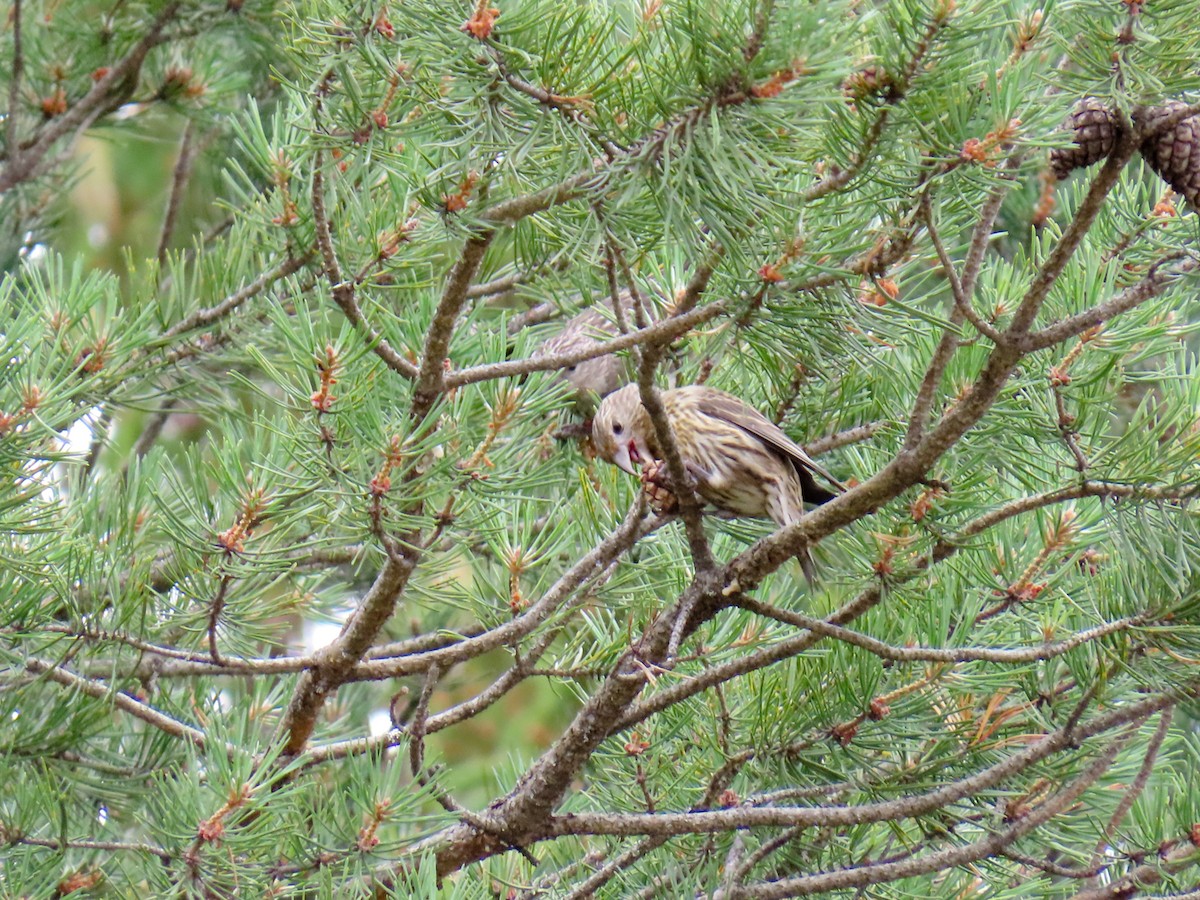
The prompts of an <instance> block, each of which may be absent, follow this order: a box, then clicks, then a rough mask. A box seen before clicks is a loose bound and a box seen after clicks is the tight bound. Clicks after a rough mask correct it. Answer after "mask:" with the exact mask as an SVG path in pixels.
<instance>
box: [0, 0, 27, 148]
mask: <svg viewBox="0 0 1200 900" xmlns="http://www.w3.org/2000/svg"><path fill="white" fill-rule="evenodd" d="M22 7H23V4H22V0H13V5H12V12H11V14H10V17H11V22H12V35H13V36H12V69H11V72H10V74H9V76H8V114H7V115H6V116H5V122H4V132H5V137H4V158H6V159H11V158H13V157H14V156H15V155H16V154H17V150H18V146H19V132H18V130H17V126H18V122H19V120H20V118H21V111H20V109H19V107H20V103H21V78H22V77H23V76H24V74H25V45H24V42H23V38H24V35H23V34H22V32H21V28H22V25H23V21H22V13H23V8H22Z"/></svg>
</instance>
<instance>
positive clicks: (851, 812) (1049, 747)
mask: <svg viewBox="0 0 1200 900" xmlns="http://www.w3.org/2000/svg"><path fill="white" fill-rule="evenodd" d="M1198 694H1200V680H1193V681H1191V682H1188V683H1187V684H1185V685H1181V689H1180V692H1179V693H1176V692H1169V693H1160V694H1153V695H1149V696H1147V697H1145V698H1143V699H1141V700H1138V701H1136V703H1132V704H1130V705H1129V706H1128V707H1122V708H1121V709H1117V710H1112V711H1109V712H1106V713H1101V714H1098V715H1096V716H1093V718H1092V719H1091V720H1090V721H1088V722H1086V723H1084V724H1081V725H1072V724H1071V723H1068V725H1067V726H1064V727H1063V728H1059V729H1057V730H1056V731H1053V732H1050V733H1049V734H1047V735H1045V736H1044V737H1042V738H1040V739H1039V740H1037V741H1035V742H1034V743H1032V744H1029V745H1028V746H1026V747H1025V748H1024V749H1022V750H1020V751H1018V752H1016V753H1014V754H1012V755H1010V756H1008V757H1006V758H1004V759H1002V760H1001V761H1000V762H997V763H995V764H993V765H991V766H988V767H987V768H985V769H982V770H980V771H978V772H976V773H974V774H973V775H969V776H967V777H965V778H961V779H959V780H957V781H952V782H948V783H946V784H944V785H942V786H940V787H938V788H935V789H933V790H931V791H927V792H925V793H921V794H910V795H908V796H905V797H902V798H899V799H896V800H882V801H877V802H874V803H864V804H861V805H857V806H845V805H837V806H807V807H786V806H762V807H737V808H734V809H727V810H705V811H700V812H687V813H665V812H660V813H654V814H645V813H608V812H603V813H588V812H576V813H564V814H561V815H556V816H551V817H550V820H549V821H548V822H547V823H546V824H545V830H544V832H543V833H542V834H543V836H544V837H561V836H566V835H576V836H578V835H615V836H620V837H633V836H638V835H658V836H667V835H681V834H709V833H714V832H721V831H731V830H734V829H737V828H754V827H762V826H769V827H788V828H791V827H816V828H836V827H844V826H847V827H848V826H857V825H864V824H867V823H871V822H892V821H897V820H900V819H910V818H915V817H918V816H924V815H928V814H930V813H933V812H936V811H937V810H940V809H944V808H945V807H947V806H949V805H951V804H954V803H958V802H960V801H962V800H965V799H967V798H970V797H975V796H977V795H979V794H980V793H981V792H983V791H986V790H990V789H991V788H994V787H996V786H997V785H1000V784H1002V783H1004V782H1005V781H1007V780H1009V779H1011V778H1013V777H1014V776H1016V775H1019V774H1021V773H1022V772H1025V771H1026V770H1027V769H1029V768H1030V767H1031V766H1033V765H1035V764H1036V763H1039V762H1041V761H1043V760H1045V759H1049V758H1050V757H1052V756H1054V755H1056V754H1058V753H1062V752H1065V751H1071V750H1073V749H1074V748H1075V747H1076V746H1077V745H1078V744H1079V743H1082V742H1083V741H1085V740H1088V739H1090V738H1094V737H1098V736H1100V735H1105V734H1107V733H1108V732H1110V731H1113V730H1116V729H1119V728H1124V727H1126V726H1128V725H1129V724H1130V723H1137V722H1140V721H1142V720H1143V719H1144V718H1145V717H1146V716H1148V715H1152V714H1153V713H1155V712H1157V711H1159V710H1161V709H1163V708H1164V707H1166V706H1169V705H1170V704H1172V703H1174V702H1176V701H1177V699H1178V698H1179V697H1180V696H1181V695H1187V696H1196V695H1198ZM1115 743H1118V742H1114V741H1107V742H1106V754H1107V753H1111V752H1112V748H1113V745H1114V744H1115ZM1106 754H1105V755H1102V756H1101V759H1103V758H1106Z"/></svg>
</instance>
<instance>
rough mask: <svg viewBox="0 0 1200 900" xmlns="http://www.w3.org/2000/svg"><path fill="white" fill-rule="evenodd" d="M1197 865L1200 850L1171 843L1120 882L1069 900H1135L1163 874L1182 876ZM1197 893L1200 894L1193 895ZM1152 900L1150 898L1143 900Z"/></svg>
mask: <svg viewBox="0 0 1200 900" xmlns="http://www.w3.org/2000/svg"><path fill="white" fill-rule="evenodd" d="M1196 865H1200V849H1197V847H1196V845H1195V843H1193V842H1192V840H1191V839H1184V840H1179V841H1171V842H1168V843H1166V844H1164V845H1163V846H1161V847H1159V849H1158V859H1156V860H1155V861H1154V862H1149V863H1142V864H1141V865H1139V866H1137V867H1136V868H1134V869H1133V871H1131V872H1128V873H1126V874H1125V875H1123V876H1121V877H1120V878H1115V879H1113V880H1112V881H1110V882H1109V883H1108V884H1104V885H1099V886H1097V887H1089V888H1084V889H1083V890H1081V891H1079V893H1077V894H1075V896H1074V897H1072V898H1071V900H1115V898H1121V900H1125V898H1132V897H1136V896H1137V894H1138V893H1139V892H1140V891H1142V890H1143V889H1145V888H1148V887H1153V886H1154V885H1156V884H1159V883H1160V882H1161V881H1162V880H1163V877H1164V874H1172V875H1173V874H1175V873H1177V872H1182V871H1183V870H1184V869H1187V868H1189V867H1191V866H1196ZM1192 893H1200V892H1192ZM1174 896H1175V900H1187V898H1188V894H1186V893H1185V894H1177V895H1174ZM1146 900H1151V898H1146Z"/></svg>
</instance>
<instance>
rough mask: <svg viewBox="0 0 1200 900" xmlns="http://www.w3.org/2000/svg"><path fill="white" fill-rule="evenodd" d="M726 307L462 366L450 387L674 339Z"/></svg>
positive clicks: (720, 305)
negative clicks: (575, 345)
mask: <svg viewBox="0 0 1200 900" xmlns="http://www.w3.org/2000/svg"><path fill="white" fill-rule="evenodd" d="M724 311H725V304H724V303H722V302H721V301H715V302H713V303H710V304H709V305H707V306H705V307H703V308H702V309H697V310H692V311H691V312H687V313H682V314H678V315H673V316H670V317H668V318H665V319H662V320H660V321H658V322H655V323H654V324H652V325H648V326H647V327H645V328H642V329H638V330H637V331H631V332H630V333H628V334H622V335H618V336H617V337H615V338H613V339H612V340H609V341H600V342H598V343H595V344H593V345H591V346H588V347H582V348H580V349H578V350H570V351H565V352H563V353H553V354H547V355H545V356H535V357H529V358H527V359H514V360H507V361H505V362H499V363H488V364H486V365H482V366H474V367H472V368H469V369H460V370H458V371H457V372H453V373H451V374H449V375H447V376H446V387H447V389H451V388H456V387H462V386H463V385H467V384H476V383H478V382H481V381H492V380H493V379H496V378H511V377H515V376H519V375H529V374H531V373H533V372H549V371H552V370H554V369H561V368H563V367H565V366H571V365H575V364H577V363H581V362H586V361H587V360H589V359H596V358H598V357H601V356H608V355H609V354H612V353H617V352H619V351H621V350H628V349H629V348H631V347H639V346H642V345H644V344H647V343H651V342H654V343H657V342H660V341H664V340H668V341H669V340H674V339H675V338H677V337H679V336H680V335H683V334H685V333H687V332H688V331H690V330H691V329H693V328H695V327H696V326H697V325H702V324H703V323H705V322H708V321H710V320H712V319H714V318H716V317H717V316H719V315H721V314H722V313H723V312H724Z"/></svg>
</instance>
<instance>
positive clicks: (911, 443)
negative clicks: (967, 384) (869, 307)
mask: <svg viewBox="0 0 1200 900" xmlns="http://www.w3.org/2000/svg"><path fill="white" fill-rule="evenodd" d="M1018 161H1019V158H1018V157H1009V160H1008V163H1009V165H1008V166H1007V167H1006V175H1005V180H1004V183H1002V184H1000V185H998V186H997V187H996V188H995V189H994V190H993V191H992V193H991V194H990V195H989V196H988V198H987V200H986V201H985V202H984V204H983V208H982V209H981V210H980V211H979V218H978V219H976V221H975V227H974V229H973V230H972V232H971V242H970V244H969V246H968V249H967V258H966V262H965V263H964V265H963V275H962V278H961V279H960V278H958V276H956V275H954V274H953V269H954V267H953V264H951V266H950V268H949V269H947V277H951V278H952V281H951V284H952V285H953V284H957V289H956V291H955V294H954V297H955V304H954V309H953V310H952V311H951V313H950V321H949V323H948V324H947V325H946V327H945V329H944V330H943V331H942V337H941V340H939V341H938V345H937V349H935V350H934V351H933V357H932V358H931V359H930V361H929V365H928V367H927V368H926V369H925V376H924V377H923V378H922V379H921V386H920V387H919V388H918V389H917V396H916V399H915V400H914V401H913V406H912V411H911V412H910V413H909V416H908V432H907V434H905V437H904V449H905V450H906V451H907V452H910V453H911V452H913V451H915V450H916V447H917V445H918V444H919V442H920V440H921V438H922V437H923V436H924V434H925V429H926V427H927V425H928V422H929V417H930V415H931V414H932V412H933V403H934V400H935V398H936V397H937V391H938V388H939V387H940V386H941V383H942V376H943V375H944V374H945V372H946V367H947V366H948V365H949V364H950V360H951V359H952V358H953V357H954V354H955V352H956V351H957V350H958V346H959V343H960V340H959V326H960V325H961V324H962V320H963V319H964V318H968V319H969V318H970V314H971V312H972V311H973V310H972V306H971V298H972V296H973V294H974V292H975V282H976V280H977V279H978V277H979V271H980V268H981V266H982V264H983V257H984V253H985V252H986V251H987V247H988V242H989V241H990V240H991V237H992V226H993V225H994V224H995V222H996V216H997V215H999V213H1000V207H1001V206H1002V205H1003V203H1004V198H1005V197H1007V196H1008V193H1009V191H1011V190H1012V187H1013V185H1014V184H1015V180H1014V178H1013V170H1014V169H1015V168H1016V165H1017V164H1018ZM928 204H929V195H928V192H925V193H923V195H922V205H923V208H924V209H925V210H926V212H927V216H926V221H927V223H928V225H929V226H930V227H931V226H932V213H929V212H928ZM931 237H933V238H934V246H935V247H936V246H937V245H938V244H939V243H940V241H937V240H936V232H931ZM944 252H945V251H944V250H941V251H939V254H941V253H944ZM947 262H949V258H948V257H947V258H946V259H944V260H943V261H942V265H943V267H944V266H945V265H946V264H947ZM960 296H961V302H960V300H959V297H960ZM981 322H982V320H981ZM972 324H973V323H972ZM977 327H978V326H977ZM989 327H990V326H989ZM980 330H981V331H982V329H980ZM992 331H993V333H994V334H995V337H992V341H993V342H994V343H996V344H999V343H1001V342H1002V341H1003V340H1004V338H1003V336H1002V335H1000V334H999V333H998V332H996V331H995V329H992ZM985 333H986V332H985ZM989 337H990V335H989Z"/></svg>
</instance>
